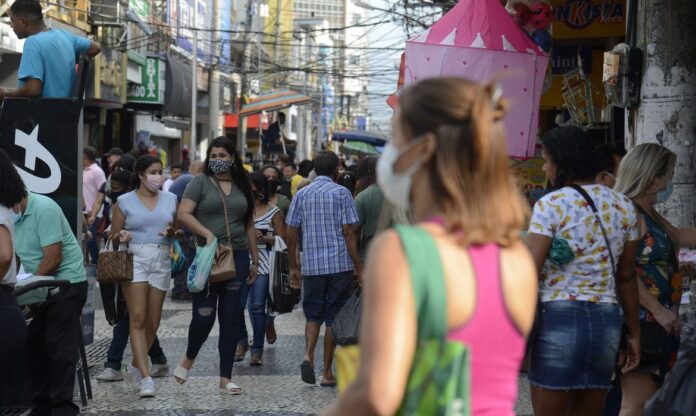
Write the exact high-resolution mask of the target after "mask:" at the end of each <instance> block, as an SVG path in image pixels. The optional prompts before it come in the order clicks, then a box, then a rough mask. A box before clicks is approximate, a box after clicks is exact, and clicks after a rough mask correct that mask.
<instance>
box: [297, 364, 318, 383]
mask: <svg viewBox="0 0 696 416" xmlns="http://www.w3.org/2000/svg"><path fill="white" fill-rule="evenodd" d="M300 374H302V381H304V382H305V383H307V384H317V378H316V375H315V374H314V367H312V363H310V362H309V361H303V362H302V364H301V365H300Z"/></svg>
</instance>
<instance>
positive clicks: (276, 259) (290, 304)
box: [268, 236, 300, 313]
mask: <svg viewBox="0 0 696 416" xmlns="http://www.w3.org/2000/svg"><path fill="white" fill-rule="evenodd" d="M270 260H271V261H270V270H269V271H270V273H269V275H270V281H269V285H268V292H269V297H270V299H269V306H270V308H271V311H272V312H275V313H289V312H292V310H293V309H294V308H295V305H296V304H297V303H298V302H299V301H300V289H294V288H292V287H290V273H289V269H288V251H287V245H286V244H285V241H283V239H282V238H280V237H278V236H276V238H275V244H274V245H273V250H272V251H271V258H270Z"/></svg>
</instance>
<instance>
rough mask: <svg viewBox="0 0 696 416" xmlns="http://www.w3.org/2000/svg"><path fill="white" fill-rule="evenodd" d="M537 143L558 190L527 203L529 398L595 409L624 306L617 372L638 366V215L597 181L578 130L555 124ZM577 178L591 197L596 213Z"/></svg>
mask: <svg viewBox="0 0 696 416" xmlns="http://www.w3.org/2000/svg"><path fill="white" fill-rule="evenodd" d="M543 145H544V147H543V149H542V154H543V157H544V172H545V173H546V175H547V177H548V178H549V181H550V183H551V185H552V186H553V187H554V188H555V191H553V192H551V193H549V194H547V195H545V196H544V197H543V198H541V199H540V200H539V201H538V202H537V203H536V204H535V205H534V212H533V214H532V219H531V222H530V226H529V232H528V235H527V237H526V240H527V241H526V242H527V245H528V246H529V248H530V251H531V252H532V255H533V256H534V259H535V262H536V265H537V268H538V270H539V279H540V281H539V299H540V306H539V311H538V315H537V333H536V335H535V336H534V338H533V339H531V340H530V343H531V365H530V369H529V382H530V384H531V385H532V392H531V393H532V405H533V406H534V413H535V414H536V415H537V416H546V415H549V416H557V415H565V414H571V415H575V414H577V415H600V414H601V413H602V409H603V407H604V401H605V399H606V395H607V392H608V391H609V389H611V387H612V377H613V373H614V368H615V365H616V360H617V356H618V352H619V344H620V339H621V329H622V313H621V310H622V309H623V323H624V324H625V325H626V327H627V328H628V330H627V332H628V346H629V350H628V359H627V361H626V363H625V365H624V367H623V369H622V370H623V371H624V372H625V371H629V370H631V369H633V368H635V367H636V366H637V365H638V359H639V344H640V341H639V339H640V334H639V331H640V330H639V325H638V289H637V285H636V278H635V256H636V253H637V250H638V239H639V236H638V228H637V214H636V211H635V208H634V207H633V204H632V203H631V201H630V200H629V199H628V198H626V197H625V196H623V195H621V194H619V193H616V192H614V191H612V190H611V189H610V188H608V187H606V186H603V185H596V184H595V183H594V178H595V176H596V175H597V173H599V170H600V169H601V168H600V166H599V164H598V163H597V160H598V157H597V154H596V151H595V150H594V149H593V147H592V145H591V143H590V140H589V137H587V135H586V133H585V132H584V131H583V130H582V129H580V128H577V127H560V128H556V129H553V130H551V131H550V132H549V133H547V134H546V136H545V137H544V138H543ZM574 185H577V186H580V187H581V188H582V190H584V191H585V193H586V194H588V197H589V198H591V200H592V202H593V203H594V205H595V206H596V209H597V210H598V214H599V219H598V218H597V216H596V215H595V214H594V212H593V210H592V207H591V204H590V203H589V202H588V201H587V200H586V199H585V197H584V196H583V195H582V194H581V193H580V191H578V190H576V189H574V188H573V187H572V186H574ZM600 220H601V223H600ZM605 235H606V237H605ZM607 240H608V242H609V244H607Z"/></svg>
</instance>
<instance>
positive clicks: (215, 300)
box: [186, 250, 249, 378]
mask: <svg viewBox="0 0 696 416" xmlns="http://www.w3.org/2000/svg"><path fill="white" fill-rule="evenodd" d="M234 264H235V267H236V268H237V276H236V277H235V278H234V279H233V280H229V281H226V282H221V283H216V284H214V285H210V287H207V286H206V287H205V288H204V289H203V290H202V291H200V292H197V293H192V297H193V316H192V318H191V324H190V325H189V335H188V347H187V348H186V357H188V358H189V359H191V360H195V359H196V357H197V356H198V353H199V352H200V350H201V347H202V346H203V343H204V342H205V340H206V339H207V338H208V335H209V334H210V330H211V329H213V325H214V324H215V312H216V311H217V317H218V322H219V323H220V338H219V339H218V352H219V354H220V377H225V378H232V366H233V365H234V354H235V351H236V348H237V341H238V340H239V327H240V325H241V321H240V315H241V314H240V313H239V309H240V307H241V306H240V305H241V301H242V285H243V284H244V285H246V279H247V276H249V252H248V251H247V250H235V252H234Z"/></svg>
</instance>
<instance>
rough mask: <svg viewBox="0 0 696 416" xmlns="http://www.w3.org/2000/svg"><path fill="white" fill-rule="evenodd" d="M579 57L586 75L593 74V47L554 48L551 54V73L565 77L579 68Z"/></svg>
mask: <svg viewBox="0 0 696 416" xmlns="http://www.w3.org/2000/svg"><path fill="white" fill-rule="evenodd" d="M578 57H579V58H580V59H581V60H582V70H583V71H584V72H585V74H591V73H592V46H589V45H581V46H554V47H553V53H552V54H551V72H552V73H553V75H563V74H565V73H566V72H569V71H572V70H574V69H577V68H578Z"/></svg>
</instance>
